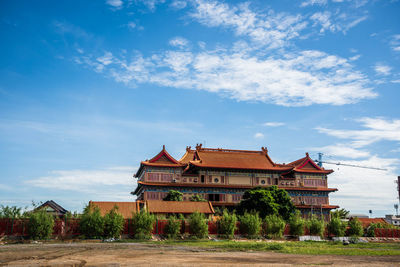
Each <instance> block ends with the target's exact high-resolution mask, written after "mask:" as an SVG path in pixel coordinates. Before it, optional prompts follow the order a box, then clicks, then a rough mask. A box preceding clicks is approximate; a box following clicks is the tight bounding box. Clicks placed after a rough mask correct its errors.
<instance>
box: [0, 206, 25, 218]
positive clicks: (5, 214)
mask: <svg viewBox="0 0 400 267" xmlns="http://www.w3.org/2000/svg"><path fill="white" fill-rule="evenodd" d="M21 217H22V213H21V208H18V207H17V206H3V205H1V208H0V218H9V219H17V218H21Z"/></svg>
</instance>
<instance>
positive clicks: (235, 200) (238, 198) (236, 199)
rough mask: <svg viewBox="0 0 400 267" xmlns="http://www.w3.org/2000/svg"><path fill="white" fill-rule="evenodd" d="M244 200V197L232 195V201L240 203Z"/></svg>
mask: <svg viewBox="0 0 400 267" xmlns="http://www.w3.org/2000/svg"><path fill="white" fill-rule="evenodd" d="M241 199H242V195H239V194H237V195H232V201H233V202H239V201H240V200H241Z"/></svg>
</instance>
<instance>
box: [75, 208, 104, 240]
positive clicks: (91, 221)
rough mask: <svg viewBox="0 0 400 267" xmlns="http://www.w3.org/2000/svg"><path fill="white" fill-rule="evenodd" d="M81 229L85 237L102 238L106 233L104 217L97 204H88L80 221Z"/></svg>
mask: <svg viewBox="0 0 400 267" xmlns="http://www.w3.org/2000/svg"><path fill="white" fill-rule="evenodd" d="M79 231H80V232H81V234H82V235H83V236H84V237H85V238H89V239H92V238H99V239H100V238H102V237H103V233H104V218H103V217H102V216H101V214H100V209H99V207H97V206H93V205H90V204H89V205H87V206H86V207H85V209H84V210H83V214H82V216H81V220H80V222H79Z"/></svg>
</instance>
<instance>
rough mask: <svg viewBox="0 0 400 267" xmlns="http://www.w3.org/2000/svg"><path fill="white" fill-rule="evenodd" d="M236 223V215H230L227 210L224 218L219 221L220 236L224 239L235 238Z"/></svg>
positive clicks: (224, 212) (223, 215)
mask: <svg viewBox="0 0 400 267" xmlns="http://www.w3.org/2000/svg"><path fill="white" fill-rule="evenodd" d="M236 223H237V217H236V214H235V213H233V214H229V212H228V211H227V210H226V209H225V210H224V211H223V214H222V216H221V217H220V219H219V220H218V221H217V225H218V234H219V236H221V237H223V238H233V236H234V235H235V230H236Z"/></svg>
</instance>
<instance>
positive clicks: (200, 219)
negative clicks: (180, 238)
mask: <svg viewBox="0 0 400 267" xmlns="http://www.w3.org/2000/svg"><path fill="white" fill-rule="evenodd" d="M189 229H190V234H191V235H192V236H194V237H196V238H199V239H200V238H206V237H207V236H208V225H207V222H206V218H205V216H204V214H203V213H199V212H197V211H196V212H194V213H192V214H191V215H190V217H189Z"/></svg>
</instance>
